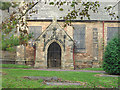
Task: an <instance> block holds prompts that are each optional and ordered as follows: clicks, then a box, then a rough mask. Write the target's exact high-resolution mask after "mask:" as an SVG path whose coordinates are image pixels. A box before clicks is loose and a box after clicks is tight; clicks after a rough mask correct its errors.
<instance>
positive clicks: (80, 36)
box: [73, 25, 85, 52]
mask: <svg viewBox="0 0 120 90" xmlns="http://www.w3.org/2000/svg"><path fill="white" fill-rule="evenodd" d="M73 27H74V35H73V38H74V42H75V52H82V51H84V50H85V25H73Z"/></svg>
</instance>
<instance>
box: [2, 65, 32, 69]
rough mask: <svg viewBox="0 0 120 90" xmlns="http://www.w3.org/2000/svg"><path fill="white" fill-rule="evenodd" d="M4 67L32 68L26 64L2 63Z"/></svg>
mask: <svg viewBox="0 0 120 90" xmlns="http://www.w3.org/2000/svg"><path fill="white" fill-rule="evenodd" d="M0 67H2V68H32V67H31V66H26V65H17V64H2V65H0Z"/></svg>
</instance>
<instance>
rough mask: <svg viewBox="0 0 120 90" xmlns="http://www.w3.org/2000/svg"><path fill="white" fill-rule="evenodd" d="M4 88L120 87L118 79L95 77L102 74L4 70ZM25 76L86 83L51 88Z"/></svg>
mask: <svg viewBox="0 0 120 90" xmlns="http://www.w3.org/2000/svg"><path fill="white" fill-rule="evenodd" d="M2 72H3V73H5V74H4V75H3V76H2V87H3V88H94V87H98V88H100V87H105V88H112V87H118V78H117V77H98V76H94V75H96V74H100V73H91V72H72V71H41V70H23V69H3V70H2ZM24 76H43V77H53V76H56V77H58V78H62V79H63V80H70V81H81V82H85V83H86V84H85V85H82V86H75V85H71V86H50V85H45V84H43V83H42V82H43V80H42V79H40V80H29V79H24V78H22V77H24Z"/></svg>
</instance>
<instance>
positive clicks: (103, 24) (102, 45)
mask: <svg viewBox="0 0 120 90" xmlns="http://www.w3.org/2000/svg"><path fill="white" fill-rule="evenodd" d="M102 47H103V52H102V57H103V53H104V21H103V43H102ZM102 60H103V58H102Z"/></svg>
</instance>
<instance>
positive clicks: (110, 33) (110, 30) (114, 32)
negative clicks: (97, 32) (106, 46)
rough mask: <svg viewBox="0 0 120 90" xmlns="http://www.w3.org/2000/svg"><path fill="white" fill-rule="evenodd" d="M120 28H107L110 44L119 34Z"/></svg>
mask: <svg viewBox="0 0 120 90" xmlns="http://www.w3.org/2000/svg"><path fill="white" fill-rule="evenodd" d="M118 30H120V27H108V28H107V42H109V41H110V40H111V39H112V38H113V37H114V36H115V35H117V34H118Z"/></svg>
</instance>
